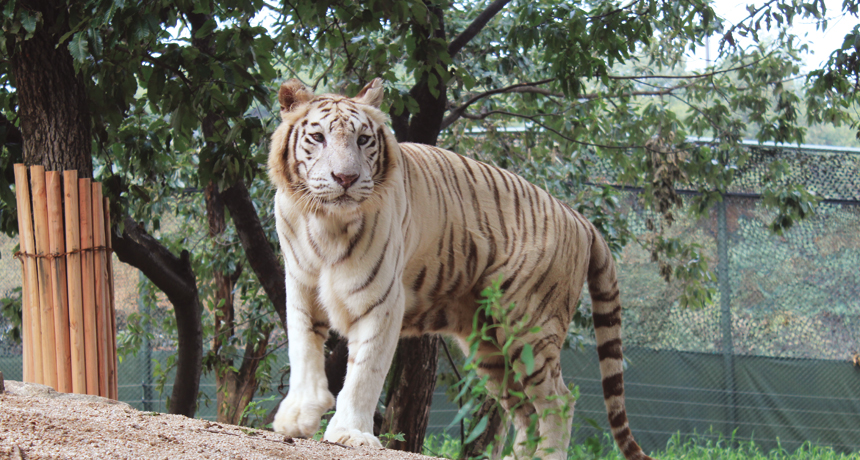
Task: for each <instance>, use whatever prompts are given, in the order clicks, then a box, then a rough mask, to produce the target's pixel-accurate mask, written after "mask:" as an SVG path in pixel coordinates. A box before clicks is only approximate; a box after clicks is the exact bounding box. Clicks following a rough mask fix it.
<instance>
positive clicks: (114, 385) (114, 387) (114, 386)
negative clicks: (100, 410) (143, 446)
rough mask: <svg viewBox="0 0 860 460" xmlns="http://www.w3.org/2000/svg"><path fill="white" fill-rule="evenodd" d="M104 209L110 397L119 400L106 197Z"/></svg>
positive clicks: (109, 233) (107, 203)
mask: <svg viewBox="0 0 860 460" xmlns="http://www.w3.org/2000/svg"><path fill="white" fill-rule="evenodd" d="M104 210H105V246H107V247H108V251H107V253H106V254H107V257H106V258H107V273H108V288H109V294H108V296H109V302H108V305H109V306H110V309H109V310H108V317H109V318H110V332H109V337H110V344H111V346H110V348H109V350H110V352H111V353H110V361H109V362H108V364H109V365H110V368H109V369H108V373H109V375H110V382H111V385H110V388H111V392H110V398H111V399H116V400H119V382H118V378H119V376H118V375H117V359H116V304H115V303H114V295H115V292H116V291H114V285H113V257H112V254H113V251H111V249H112V248H113V242H112V241H111V229H110V222H111V221H110V200H108V199H107V197H105V199H104Z"/></svg>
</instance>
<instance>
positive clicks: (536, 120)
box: [463, 110, 644, 149]
mask: <svg viewBox="0 0 860 460" xmlns="http://www.w3.org/2000/svg"><path fill="white" fill-rule="evenodd" d="M491 115H505V116H509V117H517V118H524V119H526V120H529V121H531V122H532V123H534V124H536V125H537V126H540V127H541V128H543V129H545V130H547V131H549V132H551V133H553V134H555V135H556V136H558V137H560V138H562V139H564V140H566V141H569V142H573V143H574V144H579V145H584V146H587V147H600V148H604V149H635V148H643V147H644V146H642V145H632V144H628V145H607V144H595V143H592V142H582V141H579V140H576V139H574V138H572V137H570V136H566V135H564V134H562V133H561V132H560V131H558V130H556V129H554V128H551V127H549V126H547V125H545V124H544V123H542V122H541V121H540V119H539V117H546V116H560V115H558V114H553V113H541V114H537V115H524V114H521V113H515V112H506V111H504V110H492V111H490V112H486V113H482V114H480V115H473V114H468V113H464V114H463V118H469V119H472V120H483V119H485V118H487V117H489V116H491Z"/></svg>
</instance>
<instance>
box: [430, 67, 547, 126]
mask: <svg viewBox="0 0 860 460" xmlns="http://www.w3.org/2000/svg"><path fill="white" fill-rule="evenodd" d="M552 81H555V78H547V79H545V80H540V81H535V82H528V83H517V84H515V85H510V86H506V87H504V88H498V89H491V90H489V91H484V92H483V93H478V94H476V95H474V96H472V97H471V98H469V100H467V101H466V102H464V103H463V105H461V106H459V107H457V108H455V109H453V110H451V112H450V113H449V114H448V116H446V117H445V118H444V119H442V128H441V129H445V128H447V127H448V126H451V125H452V124H453V123H454V122H455V121H457V120H458V119H459V118H460V117H461V116H463V114H464V113H465V112H466V109H467V108H468V107H469V106H470V105H472V104H474V103H475V102H477V101H479V100H481V99H483V98H485V97H488V96H492V95H494V94H502V93H511V92H516V90H517V89H519V88H524V87H534V86H538V85H543V84H546V83H549V82H552Z"/></svg>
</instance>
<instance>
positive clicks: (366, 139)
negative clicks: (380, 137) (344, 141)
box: [355, 134, 370, 145]
mask: <svg viewBox="0 0 860 460" xmlns="http://www.w3.org/2000/svg"><path fill="white" fill-rule="evenodd" d="M355 142H356V143H357V144H358V145H364V144H367V143H368V142H370V136H365V135H364V134H362V135H361V136H358V139H357V140H356V141H355Z"/></svg>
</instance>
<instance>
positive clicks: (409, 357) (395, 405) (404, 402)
mask: <svg viewBox="0 0 860 460" xmlns="http://www.w3.org/2000/svg"><path fill="white" fill-rule="evenodd" d="M441 340H442V338H441V337H439V336H438V335H429V336H424V337H409V338H403V339H400V344H399V345H398V349H397V356H396V358H395V362H394V367H393V369H392V370H391V372H392V379H391V385H390V387H389V394H388V403H387V404H386V408H385V415H384V416H383V423H382V430H381V432H382V433H392V434H398V433H403V434H404V438H405V440H404V441H396V440H395V441H392V443H391V444H389V446H388V447H389V448H392V449H398V450H404V451H407V452H421V449H422V448H423V446H424V435H425V434H426V433H427V423H428V422H429V420H430V403H431V402H432V401H433V390H435V389H436V366H437V364H438V362H439V360H438V359H437V356H438V351H439V343H440V342H441Z"/></svg>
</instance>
